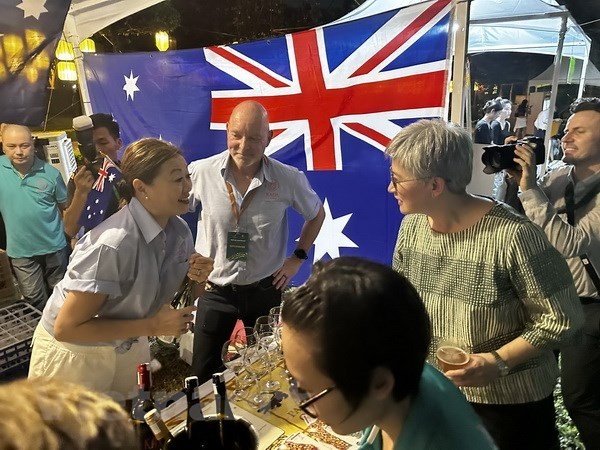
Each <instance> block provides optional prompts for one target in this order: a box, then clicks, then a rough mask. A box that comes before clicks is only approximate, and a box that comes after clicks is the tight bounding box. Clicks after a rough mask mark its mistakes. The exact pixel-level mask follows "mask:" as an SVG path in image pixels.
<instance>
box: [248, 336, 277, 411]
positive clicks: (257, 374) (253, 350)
mask: <svg viewBox="0 0 600 450" xmlns="http://www.w3.org/2000/svg"><path fill="white" fill-rule="evenodd" d="M243 361H244V369H246V372H248V373H249V374H250V375H251V376H252V378H253V380H254V381H255V383H256V395H254V397H252V398H251V399H250V402H251V403H253V404H254V405H256V406H258V407H261V406H264V405H265V404H266V403H267V402H269V401H270V396H269V395H266V393H265V392H263V391H262V390H261V388H260V378H261V377H262V376H264V375H266V373H267V372H268V370H269V365H268V362H267V350H266V348H265V347H264V346H263V345H262V344H261V343H260V342H257V343H256V344H254V345H249V346H247V347H246V351H245V352H244V357H243Z"/></svg>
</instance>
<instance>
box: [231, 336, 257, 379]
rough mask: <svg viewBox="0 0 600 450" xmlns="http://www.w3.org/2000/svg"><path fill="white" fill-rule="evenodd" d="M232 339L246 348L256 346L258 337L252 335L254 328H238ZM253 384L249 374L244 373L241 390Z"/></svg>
mask: <svg viewBox="0 0 600 450" xmlns="http://www.w3.org/2000/svg"><path fill="white" fill-rule="evenodd" d="M233 338H234V339H236V340H238V341H240V342H242V343H243V344H245V345H246V346H250V345H256V344H257V343H258V337H257V336H256V333H254V327H242V328H238V329H237V331H236V332H235V334H234V336H233ZM253 382H254V378H253V377H252V375H250V374H249V373H247V372H246V373H245V374H244V375H243V376H242V379H241V380H240V384H241V386H242V389H243V388H246V387H248V386H250V385H251V384H252V383H253Z"/></svg>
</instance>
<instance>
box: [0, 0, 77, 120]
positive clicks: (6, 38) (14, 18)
mask: <svg viewBox="0 0 600 450" xmlns="http://www.w3.org/2000/svg"><path fill="white" fill-rule="evenodd" d="M70 5H71V1H70V0H0V122H6V123H19V124H23V125H32V126H39V125H40V124H41V123H42V121H43V120H44V114H45V112H46V98H47V91H46V86H47V84H48V74H49V71H50V65H51V63H52V61H53V60H54V52H55V50H56V43H57V42H58V39H59V37H60V35H61V32H62V29H63V25H64V23H65V18H66V16H67V11H68V10H69V6H70Z"/></svg>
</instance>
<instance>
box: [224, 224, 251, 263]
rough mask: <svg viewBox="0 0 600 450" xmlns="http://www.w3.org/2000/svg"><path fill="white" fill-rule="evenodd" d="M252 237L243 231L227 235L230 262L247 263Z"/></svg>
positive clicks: (231, 232)
mask: <svg viewBox="0 0 600 450" xmlns="http://www.w3.org/2000/svg"><path fill="white" fill-rule="evenodd" d="M249 243H250V235H249V234H248V233H244V232H242V231H230V232H228V233H227V253H226V257H227V259H228V260H229V261H247V260H248V247H249V245H248V244H249Z"/></svg>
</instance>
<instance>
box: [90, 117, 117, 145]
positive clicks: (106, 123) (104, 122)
mask: <svg viewBox="0 0 600 450" xmlns="http://www.w3.org/2000/svg"><path fill="white" fill-rule="evenodd" d="M90 119H92V124H93V125H94V129H96V128H103V127H104V128H106V129H107V130H108V133H109V134H110V135H111V136H112V137H113V139H119V138H120V137H121V130H120V128H119V124H118V123H117V121H116V120H115V118H114V117H113V116H112V114H106V113H96V114H92V115H91V116H90Z"/></svg>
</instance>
